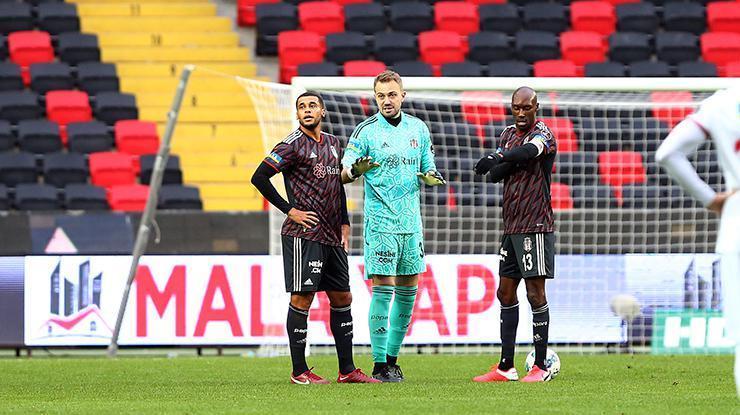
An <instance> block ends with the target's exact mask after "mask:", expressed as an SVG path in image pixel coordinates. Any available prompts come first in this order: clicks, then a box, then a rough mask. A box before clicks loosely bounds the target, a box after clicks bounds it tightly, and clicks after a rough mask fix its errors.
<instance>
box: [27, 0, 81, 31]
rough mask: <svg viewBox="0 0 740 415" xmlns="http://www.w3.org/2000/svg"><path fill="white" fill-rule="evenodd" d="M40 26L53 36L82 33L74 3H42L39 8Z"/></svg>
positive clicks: (38, 19)
mask: <svg viewBox="0 0 740 415" xmlns="http://www.w3.org/2000/svg"><path fill="white" fill-rule="evenodd" d="M37 13H38V18H37V21H38V26H39V28H40V29H41V30H44V31H46V32H49V34H52V35H58V34H60V33H65V32H79V31H80V17H79V16H78V15H77V6H76V5H75V4H72V3H55V2H47V3H41V4H39V5H38V7H37Z"/></svg>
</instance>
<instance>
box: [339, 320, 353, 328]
mask: <svg viewBox="0 0 740 415" xmlns="http://www.w3.org/2000/svg"><path fill="white" fill-rule="evenodd" d="M351 325H352V322H351V321H345V322H343V323H342V324H340V325H339V327H348V326H351Z"/></svg>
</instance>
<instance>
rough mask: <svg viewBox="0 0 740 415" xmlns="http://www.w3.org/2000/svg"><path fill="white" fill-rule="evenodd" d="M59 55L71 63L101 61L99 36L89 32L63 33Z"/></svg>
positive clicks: (59, 45)
mask: <svg viewBox="0 0 740 415" xmlns="http://www.w3.org/2000/svg"><path fill="white" fill-rule="evenodd" d="M57 55H58V56H59V59H60V60H61V61H62V62H66V63H68V64H70V65H77V64H79V63H82V62H99V61H100V45H99V44H98V37H97V36H96V35H92V34H88V33H62V34H60V35H59V40H58V46H57Z"/></svg>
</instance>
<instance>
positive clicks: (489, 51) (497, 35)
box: [468, 32, 514, 65]
mask: <svg viewBox="0 0 740 415" xmlns="http://www.w3.org/2000/svg"><path fill="white" fill-rule="evenodd" d="M468 45H469V49H470V50H469V52H468V58H469V59H470V60H472V61H476V62H478V63H480V64H483V65H485V64H488V63H489V62H493V61H502V60H508V59H512V58H513V57H514V56H513V55H512V48H511V44H510V43H509V37H508V36H507V35H506V34H505V33H501V32H478V33H473V34H471V35H470V36H469V37H468Z"/></svg>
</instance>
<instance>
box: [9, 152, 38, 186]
mask: <svg viewBox="0 0 740 415" xmlns="http://www.w3.org/2000/svg"><path fill="white" fill-rule="evenodd" d="M37 175H38V170H37V168H36V157H34V155H33V154H31V153H24V152H21V153H0V183H2V184H4V185H6V186H8V187H15V186H16V185H18V184H19V183H36V177H37Z"/></svg>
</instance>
